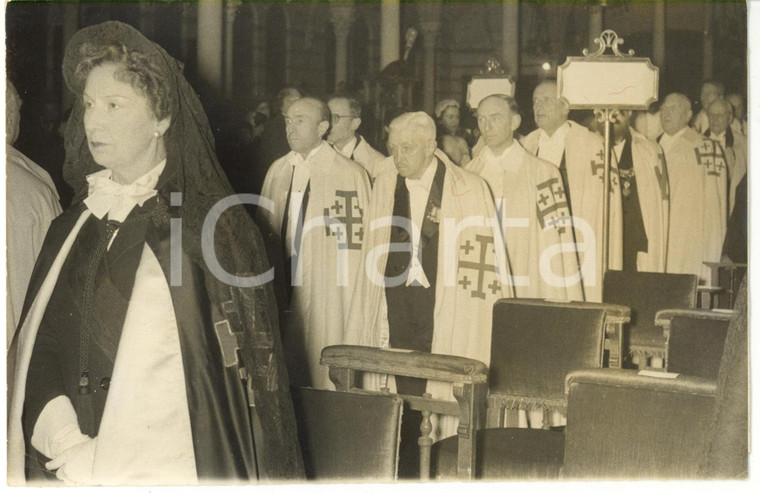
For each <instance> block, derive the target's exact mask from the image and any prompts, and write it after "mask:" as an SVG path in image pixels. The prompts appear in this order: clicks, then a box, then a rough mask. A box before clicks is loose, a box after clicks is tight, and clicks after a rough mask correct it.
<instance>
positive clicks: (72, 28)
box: [61, 3, 79, 109]
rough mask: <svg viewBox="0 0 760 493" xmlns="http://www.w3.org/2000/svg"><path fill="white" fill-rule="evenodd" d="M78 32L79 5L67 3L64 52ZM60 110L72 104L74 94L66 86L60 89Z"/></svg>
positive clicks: (64, 9) (64, 12) (64, 25)
mask: <svg viewBox="0 0 760 493" xmlns="http://www.w3.org/2000/svg"><path fill="white" fill-rule="evenodd" d="M78 30H79V5H77V4H72V3H67V4H65V5H64V6H63V40H62V41H63V46H62V47H61V48H62V49H63V50H64V51H65V50H66V46H67V45H68V44H69V40H70V39H71V37H72V36H74V34H75V33H76V32H77V31H78ZM62 90H63V94H62V95H61V108H63V109H68V108H71V106H72V105H73V104H74V94H73V93H72V92H71V91H69V88H68V87H66V84H63V87H62Z"/></svg>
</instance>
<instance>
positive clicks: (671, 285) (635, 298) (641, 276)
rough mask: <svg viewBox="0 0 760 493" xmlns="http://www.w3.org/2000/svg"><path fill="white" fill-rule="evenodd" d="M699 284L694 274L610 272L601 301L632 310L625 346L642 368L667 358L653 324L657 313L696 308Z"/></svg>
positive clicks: (661, 337)
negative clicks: (650, 360)
mask: <svg viewBox="0 0 760 493" xmlns="http://www.w3.org/2000/svg"><path fill="white" fill-rule="evenodd" d="M697 283H698V278H697V276H695V275H692V274H663V273H659V272H623V271H615V270H610V271H607V273H606V274H605V276H604V290H603V295H602V296H603V300H602V301H604V302H605V303H616V304H621V305H625V306H628V307H630V308H631V321H630V323H629V324H628V326H627V330H626V331H624V334H625V337H624V341H623V347H624V351H625V353H627V354H626V355H627V356H629V357H635V359H636V360H638V361H639V367H640V368H642V367H649V359H650V358H652V357H658V358H665V338H664V336H663V334H662V330H661V329H659V328H657V327H656V326H655V324H654V318H655V314H656V313H657V312H658V311H660V310H665V309H668V308H695V307H696V306H697Z"/></svg>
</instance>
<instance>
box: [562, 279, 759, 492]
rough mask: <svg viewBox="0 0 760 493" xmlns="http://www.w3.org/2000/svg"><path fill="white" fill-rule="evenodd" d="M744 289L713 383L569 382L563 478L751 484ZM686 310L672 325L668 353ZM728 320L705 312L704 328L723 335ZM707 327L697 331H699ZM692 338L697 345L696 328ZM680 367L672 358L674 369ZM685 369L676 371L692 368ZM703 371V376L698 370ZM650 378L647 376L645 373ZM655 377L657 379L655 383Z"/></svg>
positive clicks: (618, 373)
mask: <svg viewBox="0 0 760 493" xmlns="http://www.w3.org/2000/svg"><path fill="white" fill-rule="evenodd" d="M746 286H747V283H746V280H745V281H744V283H743V284H742V285H741V287H740V289H738V290H737V299H736V303H735V306H734V310H733V313H732V314H731V315H730V321H729V322H728V328H727V334H725V336H724V338H725V342H724V344H722V345H720V346H721V347H722V350H721V351H720V363H719V366H718V371H717V372H714V373H711V376H710V378H703V377H702V376H692V375H685V374H683V373H680V374H678V375H675V374H673V373H654V372H636V371H633V370H611V369H602V370H582V371H576V372H572V373H571V374H570V375H568V377H567V380H566V391H567V394H568V397H567V402H568V404H567V409H568V410H567V429H566V431H565V435H566V438H565V458H564V467H563V476H564V477H568V478H573V479H580V478H586V479H622V478H626V479H631V478H634V479H676V478H681V479H685V478H691V479H694V478H697V477H699V478H724V479H740V478H746V477H747V473H748V461H747V457H748V407H749V406H748V400H747V398H748V395H747V390H748V374H749V372H748V361H747V328H748V327H747V289H746ZM686 314H689V315H696V314H693V313H688V312H686V311H668V312H662V313H660V314H658V320H660V321H661V323H663V324H664V322H665V321H666V320H667V321H669V323H670V329H669V330H670V331H671V333H670V336H671V345H670V349H671V351H672V350H677V351H680V349H678V348H676V347H675V346H677V345H680V342H679V340H673V336H674V335H676V334H678V333H682V332H683V333H684V334H686V331H681V329H680V327H681V324H680V323H679V320H681V321H684V322H691V324H690V325H691V327H692V328H693V326H694V324H693V320H689V318H688V317H687V316H684V315H686ZM723 315H724V314H714V313H712V314H710V312H707V313H705V312H700V314H699V315H698V316H700V317H701V320H704V321H705V323H707V325H706V326H704V327H703V328H702V329H704V332H706V333H707V334H708V337H710V338H711V337H713V336H714V334H715V332H722V329H717V330H716V327H715V326H712V323H713V322H716V323H720V324H721V325H722V324H723V323H724V320H725V317H724V316H723ZM702 329H697V330H698V331H701V330H702ZM687 336H688V337H695V338H697V339H699V338H700V337H701V336H699V335H696V336H695V333H694V331H693V330H692V331H691V332H690V333H688V334H687ZM674 363H675V362H673V361H672V357H671V362H670V364H671V368H672V365H673V364H674ZM691 369H692V368H687V367H685V366H684V367H681V368H678V370H679V371H682V370H691ZM698 371H702V370H701V369H699V370H698ZM643 373H646V374H647V375H644V374H643ZM649 375H655V376H656V377H659V378H653V377H652V376H649Z"/></svg>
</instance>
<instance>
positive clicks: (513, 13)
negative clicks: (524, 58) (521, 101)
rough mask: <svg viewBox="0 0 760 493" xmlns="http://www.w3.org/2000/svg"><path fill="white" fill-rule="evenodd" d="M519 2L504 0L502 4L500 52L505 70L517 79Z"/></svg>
mask: <svg viewBox="0 0 760 493" xmlns="http://www.w3.org/2000/svg"><path fill="white" fill-rule="evenodd" d="M519 12H520V4H519V2H518V0H504V3H503V4H502V41H501V53H502V58H503V59H504V64H505V65H506V66H505V69H506V72H507V73H508V74H509V75H511V76H512V77H514V78H515V80H517V78H518V77H519V75H520V50H519V48H520V29H519V26H520V24H519V19H518V17H519Z"/></svg>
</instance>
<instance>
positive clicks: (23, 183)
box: [5, 79, 61, 350]
mask: <svg viewBox="0 0 760 493" xmlns="http://www.w3.org/2000/svg"><path fill="white" fill-rule="evenodd" d="M5 104H6V111H5V129H6V133H5V176H6V180H7V181H6V191H7V195H6V204H5V205H6V207H7V208H6V210H5V220H6V227H7V238H6V240H7V248H8V251H7V254H6V255H7V257H6V260H7V266H8V277H7V278H6V288H7V293H6V301H7V302H6V308H7V310H6V315H7V317H6V323H7V328H6V346H5V348H6V350H7V349H8V347H9V346H10V343H11V339H13V334H14V332H15V330H16V326H17V325H18V322H19V317H20V316H21V308H22V305H23V304H24V296H25V295H26V288H27V286H28V284H29V278H30V277H31V276H32V269H33V268H34V262H35V261H36V260H37V255H38V254H39V252H40V248H42V241H43V240H44V239H45V234H46V233H47V230H48V227H49V226H50V223H51V222H52V221H53V219H55V218H56V217H57V216H58V215H59V214H60V213H61V205H60V203H59V202H58V200H59V199H58V193H57V192H56V190H55V185H54V184H53V180H52V179H51V178H50V175H49V174H48V173H47V171H45V170H44V169H42V168H41V167H40V166H38V165H37V164H36V163H34V162H33V161H32V160H31V159H29V158H28V157H26V156H25V155H24V154H22V153H21V152H19V151H18V150H17V149H16V148H14V147H13V143H14V142H16V139H17V138H18V134H19V125H20V121H21V120H20V117H21V113H20V110H21V98H20V97H19V95H18V92H16V88H15V87H14V86H13V84H12V83H11V82H10V81H9V80H7V79H6V86H5Z"/></svg>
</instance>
